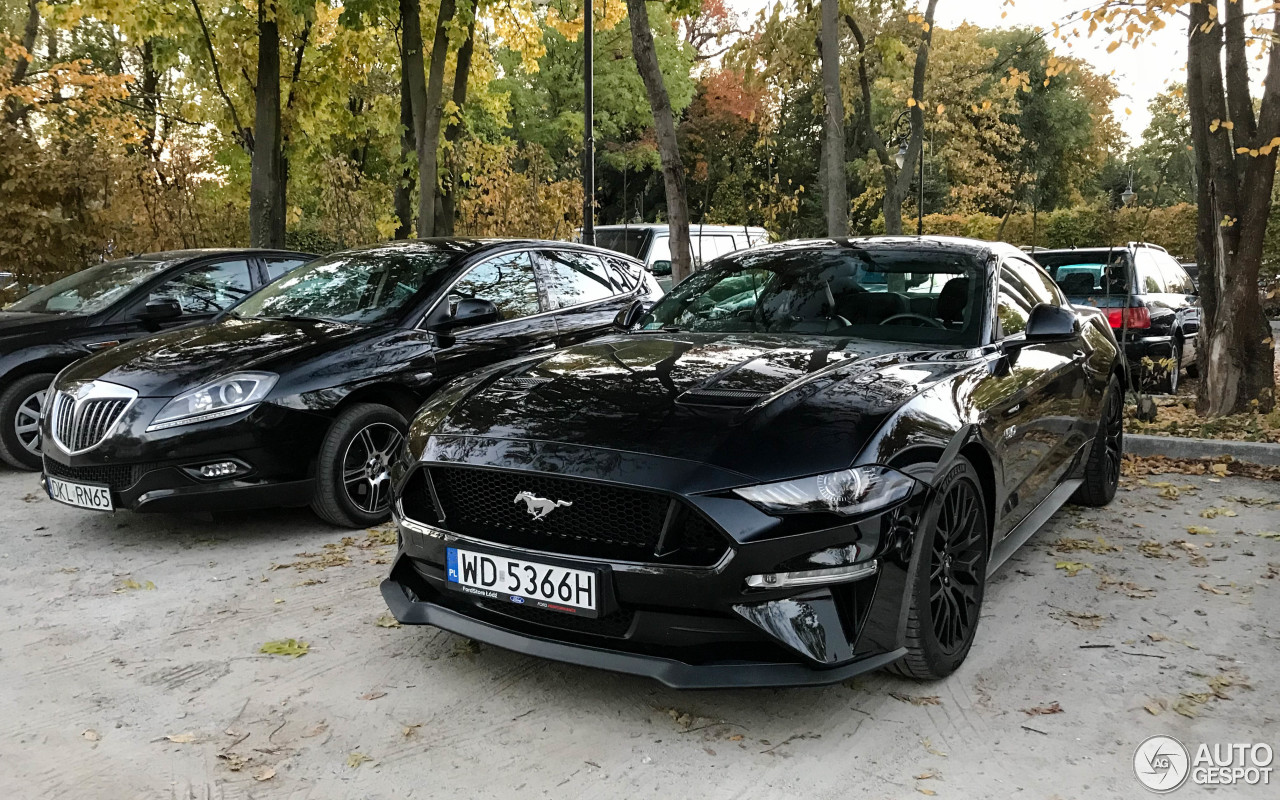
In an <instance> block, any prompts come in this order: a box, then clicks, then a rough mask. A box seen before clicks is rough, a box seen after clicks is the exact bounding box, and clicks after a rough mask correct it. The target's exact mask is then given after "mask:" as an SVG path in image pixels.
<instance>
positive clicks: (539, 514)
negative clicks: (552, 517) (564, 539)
mask: <svg viewBox="0 0 1280 800" xmlns="http://www.w3.org/2000/svg"><path fill="white" fill-rule="evenodd" d="M522 501H523V502H524V505H525V510H526V511H528V512H529V514H530V516H532V517H533V518H534V519H546V516H547V515H548V514H550V513H551V512H552V511H555V510H556V509H557V508H568V507H569V506H571V505H573V503H571V502H570V501H568V500H548V499H546V498H545V497H538V496H537V495H535V494H533V493H532V492H521V493H520V494H518V495H516V499H515V500H513V501H512V502H515V503H519V502H522Z"/></svg>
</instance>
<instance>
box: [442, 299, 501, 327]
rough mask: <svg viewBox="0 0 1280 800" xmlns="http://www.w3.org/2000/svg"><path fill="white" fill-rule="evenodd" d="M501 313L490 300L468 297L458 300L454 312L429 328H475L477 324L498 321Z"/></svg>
mask: <svg viewBox="0 0 1280 800" xmlns="http://www.w3.org/2000/svg"><path fill="white" fill-rule="evenodd" d="M500 319H501V315H500V314H498V307H497V306H495V305H494V304H493V303H491V302H489V301H488V300H480V299H478V298H473V297H468V298H464V299H462V300H459V301H458V304H457V305H456V306H454V309H453V313H452V314H450V315H449V316H448V317H447V318H445V319H442V320H440V321H439V322H437V323H435V324H433V325H432V326H431V327H430V328H429V330H430V331H431V332H432V333H445V332H448V331H452V330H454V329H456V328H474V327H475V326H477V325H488V324H490V323H493V322H498V321H499V320H500Z"/></svg>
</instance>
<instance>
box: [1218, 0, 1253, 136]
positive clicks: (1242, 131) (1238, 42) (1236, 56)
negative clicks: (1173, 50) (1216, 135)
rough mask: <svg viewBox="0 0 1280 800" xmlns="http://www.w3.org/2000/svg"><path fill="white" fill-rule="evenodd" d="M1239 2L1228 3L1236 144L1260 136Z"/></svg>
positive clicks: (1229, 95)
mask: <svg viewBox="0 0 1280 800" xmlns="http://www.w3.org/2000/svg"><path fill="white" fill-rule="evenodd" d="M1242 5H1243V3H1240V2H1238V1H1237V0H1227V20H1226V26H1225V28H1224V30H1225V31H1226V37H1227V62H1226V67H1227V72H1226V79H1227V112H1228V113H1229V114H1231V122H1232V124H1233V126H1234V127H1233V130H1232V133H1234V134H1235V138H1236V141H1238V142H1241V143H1242V144H1243V143H1252V142H1253V141H1254V138H1255V137H1256V136H1257V135H1258V126H1257V121H1256V120H1255V119H1254V117H1253V99H1252V98H1251V97H1250V96H1249V56H1248V54H1247V53H1246V52H1245V40H1244V15H1243V9H1242V8H1241V6H1242Z"/></svg>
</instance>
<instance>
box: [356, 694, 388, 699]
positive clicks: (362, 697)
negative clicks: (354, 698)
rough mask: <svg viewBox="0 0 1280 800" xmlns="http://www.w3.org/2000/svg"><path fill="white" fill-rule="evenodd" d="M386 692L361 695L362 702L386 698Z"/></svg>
mask: <svg viewBox="0 0 1280 800" xmlns="http://www.w3.org/2000/svg"><path fill="white" fill-rule="evenodd" d="M386 696H387V693H386V692H365V693H364V694H362V695H360V699H361V700H377V699H378V698H379V697H386Z"/></svg>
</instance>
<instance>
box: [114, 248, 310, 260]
mask: <svg viewBox="0 0 1280 800" xmlns="http://www.w3.org/2000/svg"><path fill="white" fill-rule="evenodd" d="M242 253H243V254H244V255H256V254H272V253H286V254H289V255H302V256H305V255H310V253H304V252H302V251H300V250H288V249H283V248H276V247H193V248H189V249H186V250H157V251H156V252H154V253H138V254H136V255H131V256H124V257H123V259H124V260H130V261H188V260H190V259H193V258H202V257H205V256H222V255H239V254H242Z"/></svg>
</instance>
